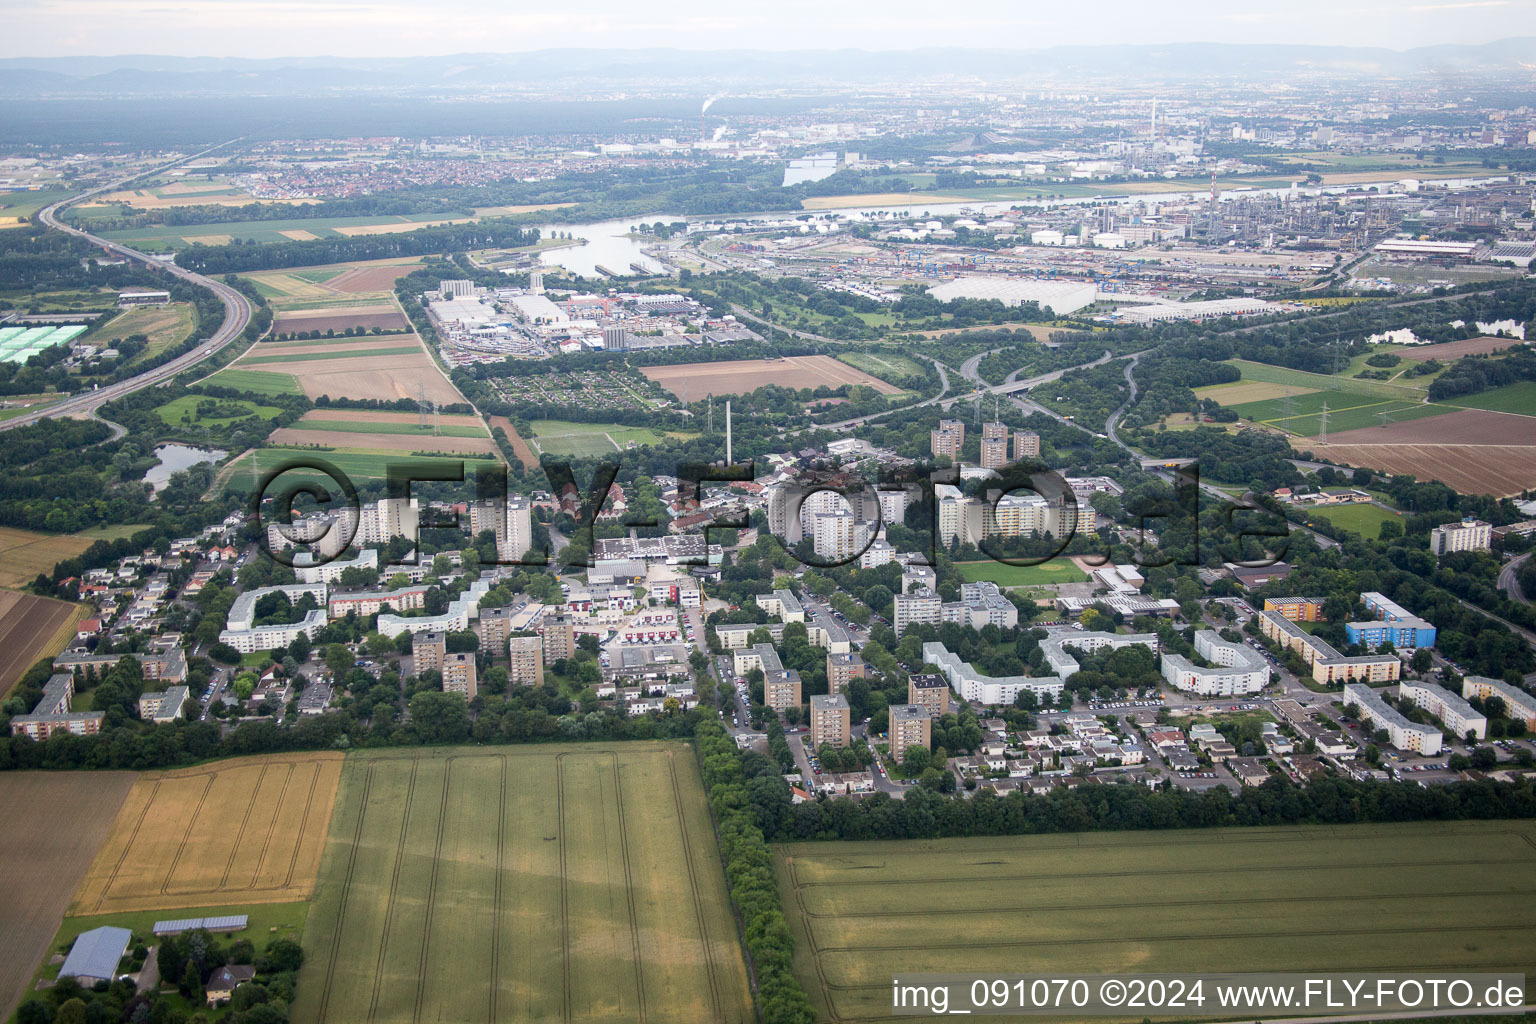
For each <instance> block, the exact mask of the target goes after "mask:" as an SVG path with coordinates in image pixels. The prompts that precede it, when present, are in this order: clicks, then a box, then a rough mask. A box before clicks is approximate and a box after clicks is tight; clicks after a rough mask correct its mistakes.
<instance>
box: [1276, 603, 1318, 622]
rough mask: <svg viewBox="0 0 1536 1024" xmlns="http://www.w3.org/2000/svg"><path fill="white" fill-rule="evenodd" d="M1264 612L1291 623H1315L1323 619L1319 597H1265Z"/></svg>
mask: <svg viewBox="0 0 1536 1024" xmlns="http://www.w3.org/2000/svg"><path fill="white" fill-rule="evenodd" d="M1264 610H1265V611H1267V612H1274V613H1275V614H1276V615H1279V616H1281V617H1282V618H1286V619H1290V620H1291V621H1292V622H1316V621H1317V620H1318V619H1320V618H1322V617H1323V599H1322V598H1320V597H1266V598H1265V599H1264Z"/></svg>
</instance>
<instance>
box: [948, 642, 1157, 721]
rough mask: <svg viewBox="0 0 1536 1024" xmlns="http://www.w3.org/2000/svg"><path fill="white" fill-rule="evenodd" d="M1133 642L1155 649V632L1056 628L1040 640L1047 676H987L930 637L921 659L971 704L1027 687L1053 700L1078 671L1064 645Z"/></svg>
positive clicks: (1000, 700)
mask: <svg viewBox="0 0 1536 1024" xmlns="http://www.w3.org/2000/svg"><path fill="white" fill-rule="evenodd" d="M1132 645H1141V646H1144V647H1150V648H1151V649H1152V650H1153V651H1156V650H1157V649H1158V638H1157V634H1156V633H1101V632H1081V631H1078V630H1075V629H1064V630H1058V631H1056V632H1053V633H1051V634H1050V635H1049V636H1047V637H1046V638H1045V639H1044V640H1043V641H1041V643H1040V649H1041V650H1042V651H1043V652H1044V654H1045V661H1046V664H1047V665H1048V666H1049V667H1050V669H1051V672H1052V674H1051V675H1048V676H996V677H994V676H988V675H983V674H982V673H981V672H978V671H977V670H976V668H975V666H973V665H972V664H970V663H969V662H963V661H961V660H960V659H959V658H958V657H957V656H956V655H954V654H951V653H950V651H949V649H948V648H946V647H945V646H944V645H943V644H941V643H934V642H932V641H929V642H927V643H925V644H923V661H925V662H927V663H928V664H930V665H935V666H937V667H938V669H939V671H940V673H942V674H943V675H944V677H945V678H946V679H947V680H948V681H949V685H950V688H951V689H952V690H954V691H955V693H957V694H959V695H960V697H961V698H963V699H964V700H966V701H969V702H971V703H973V704H1012V703H1014V701H1015V699H1016V698H1017V697H1018V695H1019V694H1020V693H1021V692H1023V691H1025V690H1028V691H1030V692H1031V693H1033V694H1034V695H1035V697H1036V698H1037V699H1038V700H1041V701H1044V700H1045V699H1046V698H1049V699H1051V700H1055V699H1056V698H1057V697H1060V696H1061V693H1062V689H1063V686H1062V683H1063V682H1064V681H1065V680H1066V679H1067V678H1068V677H1069V676H1072V675H1074V674H1076V672H1077V671H1078V669H1079V668H1080V667H1081V665H1080V663H1079V662H1078V660H1077V659H1076V658H1074V657H1073V656H1072V655H1071V654H1068V653H1067V648H1068V647H1071V648H1075V649H1078V650H1086V651H1089V652H1090V653H1091V652H1093V651H1096V650H1099V649H1101V648H1104V647H1110V648H1119V647H1129V646H1132Z"/></svg>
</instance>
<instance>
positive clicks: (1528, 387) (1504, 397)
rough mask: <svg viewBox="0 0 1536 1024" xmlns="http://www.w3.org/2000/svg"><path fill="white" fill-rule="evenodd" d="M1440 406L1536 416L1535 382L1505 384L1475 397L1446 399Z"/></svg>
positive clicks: (1465, 396) (1525, 381)
mask: <svg viewBox="0 0 1536 1024" xmlns="http://www.w3.org/2000/svg"><path fill="white" fill-rule="evenodd" d="M1441 404H1442V405H1454V406H1456V407H1457V408H1458V409H1487V410H1488V411H1489V412H1508V413H1515V414H1516V415H1520V416H1536V381H1528V380H1523V381H1521V382H1520V383H1518V384H1507V385H1505V386H1504V387H1502V388H1494V389H1493V390H1492V391H1483V392H1481V393H1479V394H1476V395H1462V396H1461V397H1460V398H1448V399H1446V400H1445V401H1444V402H1442V403H1441Z"/></svg>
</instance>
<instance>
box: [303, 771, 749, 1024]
mask: <svg viewBox="0 0 1536 1024" xmlns="http://www.w3.org/2000/svg"><path fill="white" fill-rule="evenodd" d="M304 952H305V959H304V968H303V970H302V972H301V974H300V978H299V987H298V997H297V999H296V1001H295V1003H294V1006H293V1019H294V1020H295V1021H299V1022H305V1024H318V1022H326V1021H357V1020H364V1019H366V1020H369V1021H375V1022H391V1021H399V1022H407V1021H410V1022H416V1021H423V1020H428V1019H430V1020H439V1021H491V1022H496V1021H509V1022H510V1021H529V1020H563V1021H593V1022H596V1021H602V1022H604V1024H608V1022H626V1021H655V1022H658V1024H659V1022H662V1021H689V1022H702V1021H724V1022H731V1024H747V1022H752V1021H755V1020H756V1019H757V1017H756V1012H755V1010H754V1008H753V1006H752V1001H751V996H750V994H749V991H748V987H747V975H746V968H745V964H744V962H743V959H742V954H741V948H740V945H739V943H738V941H737V938H736V926H735V924H734V922H733V920H732V916H731V911H730V907H729V904H728V902H727V897H726V888H725V878H724V874H723V872H722V871H721V867H720V859H719V853H718V850H717V847H716V844H715V838H714V835H713V832H712V830H711V827H710V822H709V814H708V809H707V806H706V804H705V797H704V791H703V785H702V783H701V781H700V779H699V774H698V770H697V768H696V766H695V763H694V759H693V755H692V753H691V752H690V751H689V749H688V748H687V747H686V746H684V745H682V744H659V743H656V744H652V743H624V744H619V745H616V746H614V747H612V748H605V747H603V746H599V745H585V744H584V745H575V746H573V745H567V746H539V747H504V748H500V749H497V750H486V749H479V748H427V749H421V750H416V751H411V752H403V751H396V752H389V753H382V752H381V753H379V754H376V755H369V754H354V755H352V756H349V757H348V758H347V762H346V766H345V769H344V770H343V776H342V784H341V792H340V795H339V797H338V800H337V805H336V816H335V821H334V823H333V826H332V829H331V835H330V839H329V840H328V841H327V844H326V852H325V861H324V865H323V867H322V868H321V880H320V887H319V892H318V896H317V898H316V900H315V902H314V905H313V906H312V907H311V909H310V914H309V920H308V924H307V926H306V928H305V935H304Z"/></svg>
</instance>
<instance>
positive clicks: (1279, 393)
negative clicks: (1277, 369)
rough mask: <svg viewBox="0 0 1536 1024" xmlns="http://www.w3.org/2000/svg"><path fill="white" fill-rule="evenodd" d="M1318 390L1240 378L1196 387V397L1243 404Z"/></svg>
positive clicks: (1228, 403) (1219, 402)
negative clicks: (1228, 382) (1229, 381)
mask: <svg viewBox="0 0 1536 1024" xmlns="http://www.w3.org/2000/svg"><path fill="white" fill-rule="evenodd" d="M1316 390H1317V389H1316V388H1304V387H1296V386H1294V385H1286V384H1274V383H1270V382H1268V381H1259V380H1239V381H1233V382H1232V383H1231V384H1213V385H1211V386H1210V387H1204V388H1196V389H1195V397H1196V398H1209V399H1213V400H1214V401H1216V402H1217V403H1218V404H1220V405H1242V404H1244V403H1245V402H1265V401H1269V400H1270V399H1272V398H1284V397H1285V395H1286V394H1287V393H1289V394H1290V395H1291V397H1293V398H1295V397H1298V396H1300V395H1310V394H1313V393H1314V392H1315V391H1316Z"/></svg>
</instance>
